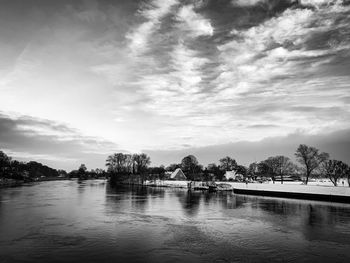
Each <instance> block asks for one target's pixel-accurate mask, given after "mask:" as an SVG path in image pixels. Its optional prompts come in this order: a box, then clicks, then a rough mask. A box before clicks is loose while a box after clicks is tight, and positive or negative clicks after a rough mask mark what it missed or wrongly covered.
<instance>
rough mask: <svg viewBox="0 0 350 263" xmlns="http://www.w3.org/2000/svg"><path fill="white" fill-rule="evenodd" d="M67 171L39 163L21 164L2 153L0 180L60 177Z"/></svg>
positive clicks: (0, 157) (0, 152)
mask: <svg viewBox="0 0 350 263" xmlns="http://www.w3.org/2000/svg"><path fill="white" fill-rule="evenodd" d="M63 172H64V173H65V171H61V170H56V169H52V168H50V167H48V166H46V165H43V164H41V163H38V162H34V161H31V162H20V161H17V160H13V159H12V158H11V157H10V156H8V155H7V154H5V153H4V152H3V151H0V178H6V179H14V180H24V181H25V180H27V181H30V180H34V178H40V177H42V176H44V177H58V176H59V175H60V174H61V173H63Z"/></svg>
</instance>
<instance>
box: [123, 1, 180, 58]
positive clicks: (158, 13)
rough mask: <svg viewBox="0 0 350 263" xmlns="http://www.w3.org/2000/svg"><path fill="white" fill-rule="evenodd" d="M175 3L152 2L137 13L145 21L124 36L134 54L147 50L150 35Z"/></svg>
mask: <svg viewBox="0 0 350 263" xmlns="http://www.w3.org/2000/svg"><path fill="white" fill-rule="evenodd" d="M177 3H178V1H177V0H167V1H162V0H153V1H152V2H151V4H150V5H149V6H148V7H147V8H145V9H142V10H140V11H139V13H140V15H141V16H142V17H144V18H146V19H147V21H146V22H144V23H142V24H141V25H139V26H137V27H136V28H134V29H133V30H132V31H131V32H129V33H128V34H127V35H126V38H127V39H128V40H129V41H130V43H129V48H130V50H131V51H132V52H133V53H134V54H140V53H143V52H144V51H146V50H147V49H148V41H149V38H150V37H151V35H152V33H153V32H154V31H156V30H157V29H158V28H159V25H160V23H161V19H162V18H163V17H164V16H166V15H167V14H168V13H169V12H170V11H171V8H172V7H173V6H174V5H176V4H177Z"/></svg>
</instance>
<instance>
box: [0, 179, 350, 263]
mask: <svg viewBox="0 0 350 263" xmlns="http://www.w3.org/2000/svg"><path fill="white" fill-rule="evenodd" d="M78 261H79V262H350V205H342V204H329V203H322V202H310V201H300V200H298V201H295V200H288V199H273V198H260V197H253V196H251V197H250V196H243V195H234V194H232V193H201V192H195V193H190V192H187V190H183V189H181V190H179V189H177V190H176V189H155V188H133V189H132V188H122V189H112V188H110V187H109V186H108V184H107V183H105V182H104V181H84V182H82V183H79V182H77V181H57V182H43V183H39V184H34V185H30V186H24V187H20V188H10V189H0V262H78Z"/></svg>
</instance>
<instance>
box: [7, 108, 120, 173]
mask: <svg viewBox="0 0 350 263" xmlns="http://www.w3.org/2000/svg"><path fill="white" fill-rule="evenodd" d="M0 147H1V148H0V149H1V150H4V149H5V150H8V151H10V153H11V152H13V153H14V157H16V154H17V155H18V156H19V157H20V158H21V159H23V160H38V161H43V162H45V163H47V164H51V165H53V166H54V167H57V168H65V169H73V168H74V167H76V166H78V165H79V164H80V163H82V162H83V163H86V164H87V165H89V166H90V168H94V167H103V165H104V160H105V159H106V156H107V154H109V153H111V152H113V151H117V149H118V147H117V145H115V144H114V143H112V142H108V141H106V140H99V139H98V138H93V137H86V136H82V135H80V134H79V133H78V131H76V130H74V129H71V128H69V127H67V126H65V125H62V124H57V123H55V122H52V121H49V120H42V119H34V118H31V117H27V116H20V117H9V116H7V115H3V114H0Z"/></svg>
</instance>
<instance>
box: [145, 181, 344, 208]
mask: <svg viewBox="0 0 350 263" xmlns="http://www.w3.org/2000/svg"><path fill="white" fill-rule="evenodd" d="M188 183H189V181H162V182H161V184H158V185H157V184H155V183H150V182H146V183H145V184H144V186H148V187H168V188H187V189H188V187H187V184H188ZM198 183H202V182H198ZM215 183H216V184H220V183H224V184H229V185H231V186H232V190H231V191H232V192H233V193H235V194H245V195H255V196H270V197H279V198H290V199H304V200H313V201H327V202H337V203H350V187H348V186H329V185H303V184H300V183H298V182H291V183H284V184H278V183H276V184H272V183H262V184H260V183H249V184H245V183H237V182H215ZM189 190H190V189H189ZM191 190H193V191H197V190H196V189H193V188H192V189H191ZM201 191H207V190H201ZM218 191H223V190H218ZM224 191H225V190H224Z"/></svg>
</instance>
